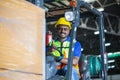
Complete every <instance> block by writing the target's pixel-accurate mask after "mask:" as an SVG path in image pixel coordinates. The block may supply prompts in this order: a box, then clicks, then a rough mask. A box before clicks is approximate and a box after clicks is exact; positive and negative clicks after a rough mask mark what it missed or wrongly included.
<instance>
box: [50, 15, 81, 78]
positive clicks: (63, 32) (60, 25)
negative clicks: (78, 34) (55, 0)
mask: <svg viewBox="0 0 120 80" xmlns="http://www.w3.org/2000/svg"><path fill="white" fill-rule="evenodd" d="M55 28H56V30H57V36H58V38H57V39H56V40H54V41H52V42H51V43H50V46H52V49H51V53H52V55H53V56H55V58H56V61H57V62H59V63H60V64H59V65H58V71H57V75H63V76H65V74H66V70H67V64H68V55H69V48H70V36H69V34H70V30H71V29H72V27H71V23H70V22H68V21H66V19H65V18H64V17H61V18H60V19H59V20H58V21H57V23H56V24H55ZM80 55H81V45H80V43H79V42H77V41H76V42H75V46H74V53H73V68H72V80H79V70H78V69H79V68H78V61H79V58H80Z"/></svg>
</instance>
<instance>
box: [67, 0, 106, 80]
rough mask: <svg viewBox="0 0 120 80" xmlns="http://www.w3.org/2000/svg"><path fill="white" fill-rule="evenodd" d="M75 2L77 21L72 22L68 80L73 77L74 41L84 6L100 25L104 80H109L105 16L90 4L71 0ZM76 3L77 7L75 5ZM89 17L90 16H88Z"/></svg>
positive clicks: (80, 0)
mask: <svg viewBox="0 0 120 80" xmlns="http://www.w3.org/2000/svg"><path fill="white" fill-rule="evenodd" d="M71 1H72V2H73V5H72V11H73V13H74V16H75V19H74V20H73V21H72V27H73V28H72V31H71V41H70V50H69V52H70V53H69V58H68V60H69V62H68V70H67V74H66V80H71V76H72V62H73V49H72V48H73V47H74V45H75V44H74V39H75V38H76V30H77V27H79V26H80V18H81V16H80V11H79V10H80V7H81V6H84V7H85V8H86V9H87V10H88V11H90V12H92V13H93V14H95V15H96V17H97V21H98V24H99V32H100V36H99V38H100V54H101V59H102V80H107V57H106V48H105V37H104V25H103V14H102V12H99V11H98V10H97V9H96V8H94V7H93V8H92V7H91V5H90V4H88V3H86V2H84V1H83V0H71ZM74 3H75V5H74ZM88 15H89V14H88Z"/></svg>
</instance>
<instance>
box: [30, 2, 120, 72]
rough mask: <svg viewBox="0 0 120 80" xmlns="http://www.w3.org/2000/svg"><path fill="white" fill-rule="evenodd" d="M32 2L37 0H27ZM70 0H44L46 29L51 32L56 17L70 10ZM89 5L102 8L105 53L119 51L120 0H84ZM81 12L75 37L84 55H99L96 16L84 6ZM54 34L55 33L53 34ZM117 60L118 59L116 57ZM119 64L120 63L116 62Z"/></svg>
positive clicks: (118, 70)
mask: <svg viewBox="0 0 120 80" xmlns="http://www.w3.org/2000/svg"><path fill="white" fill-rule="evenodd" d="M28 1H30V2H32V3H34V4H36V2H35V1H38V4H40V2H39V0H28ZM69 1H70V0H44V2H43V3H44V4H43V6H44V9H45V10H46V22H47V29H49V30H51V31H52V32H53V33H54V32H55V29H54V28H53V26H54V24H55V22H56V21H57V19H58V18H59V17H61V16H64V13H65V12H66V11H70V10H71V7H70V6H69ZM84 1H86V2H88V3H90V4H91V5H93V6H94V7H95V8H97V9H98V10H100V9H103V11H102V12H103V15H104V28H105V30H104V31H105V42H106V43H109V44H108V45H107V46H106V52H107V53H110V52H112V53H114V52H118V51H120V0H84ZM85 12H87V15H86V16H84V17H83V16H82V14H83V13H85ZM80 13H81V18H80V19H81V20H80V23H81V25H80V26H79V28H78V29H77V37H76V39H77V40H78V41H80V42H81V45H82V48H83V51H82V53H83V54H86V55H99V54H100V38H99V34H97V33H96V34H95V32H97V31H99V26H98V22H97V20H96V16H95V15H93V14H92V13H90V12H89V11H86V9H85V8H84V7H81V9H80ZM54 35H56V34H54ZM116 59H117V61H118V60H120V59H119V58H116ZM117 64H120V63H117ZM116 72H118V73H120V66H119V69H116V71H115V70H114V72H113V71H112V70H110V73H112V74H115V73H116Z"/></svg>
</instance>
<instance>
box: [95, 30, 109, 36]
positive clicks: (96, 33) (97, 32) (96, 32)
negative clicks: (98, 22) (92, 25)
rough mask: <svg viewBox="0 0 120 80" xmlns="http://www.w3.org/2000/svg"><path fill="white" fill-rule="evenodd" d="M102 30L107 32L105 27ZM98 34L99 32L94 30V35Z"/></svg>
mask: <svg viewBox="0 0 120 80" xmlns="http://www.w3.org/2000/svg"><path fill="white" fill-rule="evenodd" d="M104 32H107V30H106V29H105V30H104ZM98 34H99V31H95V32H94V35H98Z"/></svg>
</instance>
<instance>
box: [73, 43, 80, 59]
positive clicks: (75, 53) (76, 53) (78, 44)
mask: <svg viewBox="0 0 120 80" xmlns="http://www.w3.org/2000/svg"><path fill="white" fill-rule="evenodd" d="M73 56H77V57H80V56H81V44H80V43H79V42H76V43H75V46H74V54H73Z"/></svg>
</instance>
